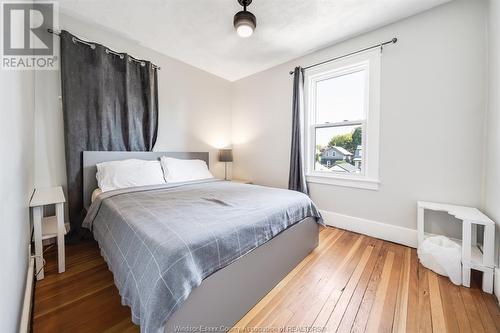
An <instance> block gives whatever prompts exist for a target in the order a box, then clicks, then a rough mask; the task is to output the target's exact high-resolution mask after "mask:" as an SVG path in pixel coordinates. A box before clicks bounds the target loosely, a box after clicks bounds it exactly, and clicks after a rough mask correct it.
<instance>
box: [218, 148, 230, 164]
mask: <svg viewBox="0 0 500 333" xmlns="http://www.w3.org/2000/svg"><path fill="white" fill-rule="evenodd" d="M232 161H233V150H232V149H219V162H232Z"/></svg>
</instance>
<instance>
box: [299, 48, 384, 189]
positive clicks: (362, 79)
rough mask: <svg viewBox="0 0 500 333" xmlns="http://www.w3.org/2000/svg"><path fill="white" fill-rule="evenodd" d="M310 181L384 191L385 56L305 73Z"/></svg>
mask: <svg viewBox="0 0 500 333" xmlns="http://www.w3.org/2000/svg"><path fill="white" fill-rule="evenodd" d="M305 82H306V87H305V98H306V104H305V105H306V107H305V112H306V115H305V119H306V124H305V125H306V126H305V129H306V133H305V138H306V154H307V156H306V159H307V180H308V181H310V182H321V183H329V184H333V185H343V186H351V187H360V188H366V189H378V185H379V181H378V140H379V138H378V136H379V134H378V127H379V110H378V108H379V105H378V103H379V94H380V92H379V90H380V88H379V85H380V53H379V51H378V50H377V51H374V52H366V53H363V54H360V55H356V56H352V57H349V58H344V59H341V60H338V61H336V62H332V63H328V64H325V65H321V66H318V67H315V68H313V69H309V70H307V71H306V73H305Z"/></svg>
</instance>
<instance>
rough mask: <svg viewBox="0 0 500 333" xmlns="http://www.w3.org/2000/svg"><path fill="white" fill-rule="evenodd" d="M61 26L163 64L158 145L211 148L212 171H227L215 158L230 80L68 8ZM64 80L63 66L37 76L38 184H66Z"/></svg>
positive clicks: (226, 124)
mask: <svg viewBox="0 0 500 333" xmlns="http://www.w3.org/2000/svg"><path fill="white" fill-rule="evenodd" d="M60 27H61V29H66V30H68V31H69V32H71V33H73V34H75V35H77V36H79V37H81V38H84V39H88V40H91V41H96V42H99V43H102V44H104V45H106V46H108V47H110V48H112V49H114V50H116V51H120V52H127V53H129V54H131V55H133V56H135V57H138V58H142V59H147V60H151V61H152V62H153V63H155V64H157V65H159V66H160V67H161V68H162V69H161V70H160V71H159V72H158V81H159V83H158V86H159V109H160V115H159V130H158V140H157V142H156V145H155V148H154V149H155V150H156V151H209V152H210V160H211V161H210V167H211V170H212V172H214V174H215V176H218V177H223V176H224V165H223V164H222V163H219V162H217V148H216V147H223V146H226V145H228V144H229V143H230V134H231V116H230V99H229V97H228V94H229V92H230V83H229V82H228V81H226V80H224V79H221V78H219V77H217V76H214V75H212V74H209V73H207V72H204V71H202V70H200V69H197V68H195V67H192V66H190V65H187V64H185V63H182V62H180V61H177V60H174V59H172V58H169V57H167V56H165V55H162V54H160V53H157V52H155V51H153V50H150V49H147V48H144V47H142V46H140V44H139V43H138V42H136V41H132V40H129V39H127V38H126V37H124V36H121V35H118V34H117V33H115V32H111V31H107V30H105V29H103V28H101V27H98V26H95V25H93V24H89V23H87V22H82V21H79V20H77V19H75V18H73V17H70V16H67V15H64V14H62V15H61V16H60ZM158 42H159V43H161V41H158ZM172 47H175V45H172ZM60 82H61V79H60V72H59V71H51V72H41V73H39V75H37V79H36V87H37V95H36V101H37V110H36V124H37V126H36V134H35V136H36V154H35V159H36V164H37V169H36V175H35V182H36V185H37V186H54V185H61V184H62V185H65V184H66V167H65V158H64V136H63V133H64V132H63V118H62V108H61V101H60V100H59V96H60V95H61V84H60Z"/></svg>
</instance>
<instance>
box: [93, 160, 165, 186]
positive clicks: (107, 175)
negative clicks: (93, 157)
mask: <svg viewBox="0 0 500 333" xmlns="http://www.w3.org/2000/svg"><path fill="white" fill-rule="evenodd" d="M96 166H97V174H96V178H97V184H98V185H99V188H100V189H101V190H102V191H103V192H106V191H111V190H116V189H119V188H126V187H134V186H146V185H157V184H164V183H165V179H164V178H163V171H162V170H161V164H160V162H159V161H145V160H137V159H130V160H123V161H111V162H103V163H98V164H97V165H96Z"/></svg>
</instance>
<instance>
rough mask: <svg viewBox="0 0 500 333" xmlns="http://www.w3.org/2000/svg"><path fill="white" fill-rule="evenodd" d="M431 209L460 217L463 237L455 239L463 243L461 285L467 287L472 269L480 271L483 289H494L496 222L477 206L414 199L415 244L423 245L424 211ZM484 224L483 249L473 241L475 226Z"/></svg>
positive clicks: (491, 290) (487, 290) (424, 234)
mask: <svg viewBox="0 0 500 333" xmlns="http://www.w3.org/2000/svg"><path fill="white" fill-rule="evenodd" d="M426 209H428V210H434V211H442V212H447V213H448V214H450V215H452V216H454V217H456V218H457V219H459V220H462V240H461V241H460V240H454V241H457V242H460V243H461V245H462V285H464V286H466V287H470V274H471V269H475V270H479V271H482V272H483V291H484V292H487V293H490V294H491V293H492V292H493V273H494V268H495V264H494V257H495V255H494V251H495V222H493V221H492V220H491V219H490V218H489V217H488V216H486V215H484V214H483V213H481V212H480V211H479V209H477V208H472V207H464V206H456V205H448V204H441V203H435V202H425V201H418V202H417V231H418V246H419V247H420V245H421V244H422V242H423V240H424V239H425V237H427V234H426V233H425V231H424V226H425V218H424V215H425V214H424V211H425V210H426ZM478 225H482V226H484V229H483V246H482V251H481V249H480V248H479V246H478V245H477V243H476V239H477V226H478Z"/></svg>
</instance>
